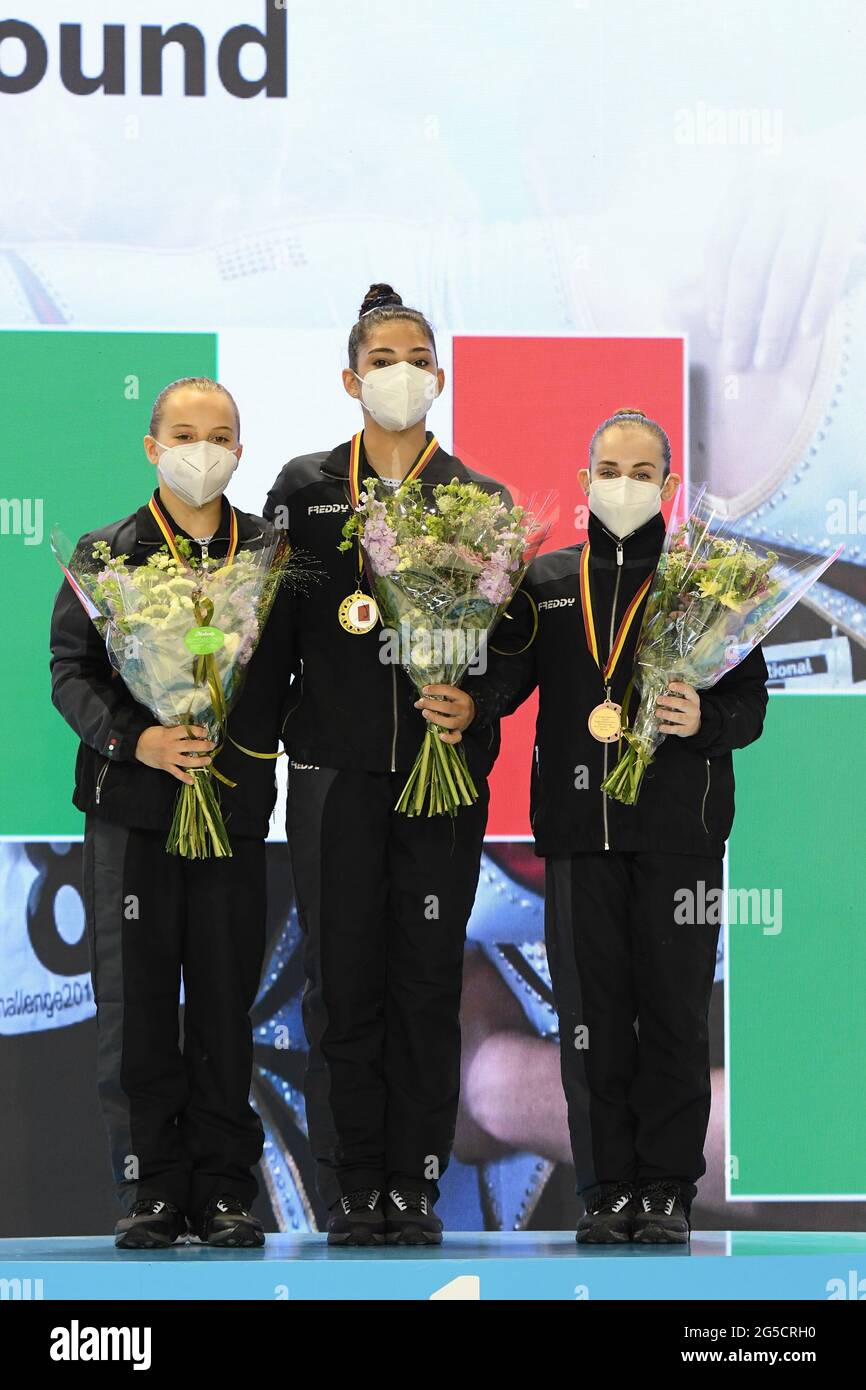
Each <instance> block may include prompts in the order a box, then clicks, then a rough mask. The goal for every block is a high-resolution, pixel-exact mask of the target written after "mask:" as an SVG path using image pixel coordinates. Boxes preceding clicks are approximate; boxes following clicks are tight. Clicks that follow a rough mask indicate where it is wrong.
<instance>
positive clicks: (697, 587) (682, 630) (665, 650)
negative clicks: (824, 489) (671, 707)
mask: <svg viewBox="0 0 866 1390" xmlns="http://www.w3.org/2000/svg"><path fill="white" fill-rule="evenodd" d="M841 548H842V547H841V546H840V547H839V549H837V550H836V551H834V553H833V554H831V555H824V556H818V555H806V556H801V557H800V558H798V559H797V560H791V561H787V560H786V561H782V560H781V559H780V558H779V556H778V555H777V554H776V553H775V552H774V551H772V550H768V549H767V548H766V547H764V546H762V545H760V544H759V543H757V542H747V541H745V540H743V539H742V537H739V536H735V535H733V534H731V523H730V522H727V521H724V520H722V519H721V518H719V517H718V516H717V515H716V513H715V512H714V511H713V510H711V509H710V508H709V507H708V506H705V505H704V504H703V501H702V499H701V498H700V497H699V498H698V500H697V502H696V504H695V506H694V508H693V510H692V512H691V514H690V515H689V516H688V518H687V519H686V520H684V521H682V522H681V523H680V524H676V525H674V526H673V528H672V530H670V531H669V532H668V535H667V537H666V539H665V544H664V548H663V550H662V553H661V556H660V558H659V563H658V568H657V569H656V574H655V578H654V580H653V584H652V588H651V589H650V591H649V595H648V598H647V603H646V608H645V610H644V616H643V623H642V625H641V630H640V633H639V635H638V640H637V649H636V654H635V680H636V682H637V684H638V685H639V687H640V702H639V704H638V709H637V712H636V714H635V718H634V723H633V725H632V727H631V728H628V727H626V726H625V723H624V724H623V729H622V737H623V739H624V740H625V743H626V745H627V747H626V748H625V750H624V752H623V753H622V754H621V756H620V758H619V761H618V762H617V763H616V765H615V766H614V767H613V769H612V770H611V772H610V773H609V774H608V776H607V777H606V778H605V780H604V781H603V782H602V784H601V785H602V791H604V792H607V794H608V796H611V797H613V798H614V800H616V801H620V802H622V803H623V804H624V805H626V806H633V805H634V803H635V802H636V801H637V798H638V795H639V793H640V788H641V783H642V781H643V777H644V773H645V772H646V770H647V768H648V767H649V765H650V763H651V762H652V761H653V757H654V754H655V751H656V749H657V748H658V747H659V745H660V743H661V742H662V740H663V739H664V738H665V735H664V734H662V733H660V732H659V728H658V721H657V719H656V712H655V709H656V701H657V699H658V697H659V696H660V695H662V694H664V692H665V691H666V690H667V687H668V685H669V683H670V682H671V681H685V682H687V683H688V684H689V685H693V686H694V687H695V689H697V690H706V689H708V688H709V687H710V686H712V685H715V683H716V681H718V680H720V679H721V677H722V676H723V675H724V674H725V673H726V672H727V671H730V670H731V669H732V668H733V667H734V666H737V665H739V663H740V662H741V661H742V660H743V659H744V657H746V656H748V654H749V652H750V651H751V650H752V648H753V647H755V646H756V645H757V644H758V643H759V642H762V641H763V640H764V638H765V637H766V636H767V634H768V633H769V632H770V631H771V630H772V629H773V628H774V627H775V626H776V624H777V623H779V622H781V620H782V618H784V616H785V614H786V613H788V612H789V611H790V609H791V608H793V606H794V604H795V603H797V602H798V601H799V600H800V599H801V598H802V597H803V595H804V594H805V592H806V590H807V589H808V588H809V587H810V586H811V585H812V584H814V583H815V580H816V579H818V578H819V577H820V576H821V575H822V574H823V573H824V571H825V570H826V569H827V567H828V566H829V565H830V564H832V562H833V561H834V560H835V559H836V558H837V556H838V555H839V553H840V551H841ZM626 706H627V702H626ZM626 712H627V710H626V708H625V707H624V710H623V719H624V720H625V716H626Z"/></svg>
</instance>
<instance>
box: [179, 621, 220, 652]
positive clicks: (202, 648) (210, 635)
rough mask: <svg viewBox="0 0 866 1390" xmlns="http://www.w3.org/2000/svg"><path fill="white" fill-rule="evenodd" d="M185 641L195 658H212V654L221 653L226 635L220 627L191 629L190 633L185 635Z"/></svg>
mask: <svg viewBox="0 0 866 1390" xmlns="http://www.w3.org/2000/svg"><path fill="white" fill-rule="evenodd" d="M183 640H184V644H185V646H187V647H188V648H189V650H190V651H191V652H193V653H194V655H195V656H210V655H211V653H212V652H218V651H219V649H220V647H221V646H222V645H223V643H224V642H225V640H226V635H225V633H224V632H223V630H222V628H219V627H191V628H190V630H189V632H185V633H184V635H183Z"/></svg>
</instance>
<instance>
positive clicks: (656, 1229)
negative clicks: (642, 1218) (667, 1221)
mask: <svg viewBox="0 0 866 1390" xmlns="http://www.w3.org/2000/svg"><path fill="white" fill-rule="evenodd" d="M690 1235H691V1232H689V1231H672V1230H670V1228H669V1227H667V1226H642V1227H640V1228H639V1229H638V1230H636V1231H635V1233H634V1235H633V1236H632V1242H633V1243H634V1244H635V1245H688V1243H689V1237H690Z"/></svg>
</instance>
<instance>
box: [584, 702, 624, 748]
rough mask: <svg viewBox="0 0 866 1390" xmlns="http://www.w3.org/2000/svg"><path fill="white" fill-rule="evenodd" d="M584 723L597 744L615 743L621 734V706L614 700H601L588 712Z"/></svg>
mask: <svg viewBox="0 0 866 1390" xmlns="http://www.w3.org/2000/svg"><path fill="white" fill-rule="evenodd" d="M586 722H587V725H588V726H589V732H590V733H591V734H592V736H593V738H594V739H596V740H597V741H598V742H599V743H616V742H617V740H618V739H619V736H620V732H621V722H622V705H618V704H617V703H616V702H615V701H614V700H603V701H602V702H601V704H600V705H596V706H595V709H592V710H590V712H589V718H588V719H587V721H586Z"/></svg>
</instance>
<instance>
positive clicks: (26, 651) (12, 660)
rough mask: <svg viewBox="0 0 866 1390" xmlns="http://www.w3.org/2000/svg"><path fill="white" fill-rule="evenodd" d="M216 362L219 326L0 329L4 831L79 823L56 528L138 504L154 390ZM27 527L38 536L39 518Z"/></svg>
mask: <svg viewBox="0 0 866 1390" xmlns="http://www.w3.org/2000/svg"><path fill="white" fill-rule="evenodd" d="M216 366H217V339H216V335H214V334H210V333H87V332H82V333H77V332H69V331H66V330H50V331H42V332H40V331H28V332H16V331H9V332H0V399H2V406H3V409H2V431H3V435H2V438H3V463H4V469H3V481H2V484H0V491H2V499H0V504H2V505H0V523H2V533H0V583H2V594H3V615H4V616H3V679H2V681H0V729H2V731H3V732H2V738H3V755H2V757H3V763H2V785H3V795H2V798H0V834H3V835H14V836H17V837H20V838H22V839H27V838H28V837H29V836H43V835H50V836H58V837H63V836H65V835H78V834H80V833H81V831H82V818H81V816H80V815H79V813H78V812H77V811H76V810H75V808H74V807H73V806H72V804H71V802H70V794H71V791H72V781H73V769H74V763H75V749H76V739H75V737H74V735H73V733H72V731H71V730H70V729H69V728H68V727H67V725H66V724H65V723H64V721H63V720H62V719H61V717H60V715H59V714H58V713H57V712H56V710H55V709H54V707H53V706H52V704H51V701H50V693H49V692H50V683H49V675H48V655H49V652H48V628H49V621H50V616H51V607H52V604H53V601H54V595H55V593H56V592H57V588H58V583H59V580H60V579H61V578H62V576H61V573H60V569H59V568H58V565H57V562H56V560H55V559H54V556H53V555H52V552H51V547H50V545H49V535H50V532H51V527H52V525H53V524H54V523H55V522H56V523H58V524H59V525H60V527H61V529H62V530H63V531H64V532H65V533H66V534H67V535H68V536H69V537H70V539H72V540H77V539H78V536H79V535H81V534H82V533H83V532H84V531H90V530H93V529H94V528H95V527H97V526H103V525H105V524H106V523H108V522H111V521H114V520H116V519H118V518H120V517H123V516H126V515H128V514H129V513H130V512H132V511H134V510H135V509H136V508H137V507H139V506H141V505H142V503H143V502H145V501H146V500H147V498H148V496H149V495H150V492H151V490H152V488H153V486H154V476H155V475H154V470H153V468H152V467H151V465H150V464H149V463H148V462H147V459H146V458H145V456H144V452H143V450H142V446H141V441H142V438H143V436H144V435H145V434H146V433H147V428H148V422H149V418H150V407H151V405H152V403H153V400H154V398H155V397H156V395H157V394H158V392H159V391H160V390H161V389H162V387H163V386H165V385H166V383H167V382H170V381H174V380H176V379H177V378H178V377H181V376H215V375H216ZM16 501H17V503H18V504H19V506H15V505H14V504H15V502H16ZM22 502H23V503H24V511H23V512H21V511H20V504H21V503H22ZM28 503H29V510H28V506H27V504H28ZM10 504H11V505H10ZM40 504H41V525H42V535H41V538H39V540H38V543H33V544H28V543H26V541H27V537H26V536H25V535H23V534H21V533H20V527H19V526H18V517H19V515H20V516H21V518H22V525H23V522H24V521H26V520H27V518H28V515H29V518H30V522H31V523H33V522H36V521H37V520H38V518H39V506H40ZM28 530H29V532H30V535H31V536H32V539H33V541H34V542H36V540H37V536H38V529H37V528H36V527H35V526H34V525H30V526H29V527H28ZM16 531H17V533H16Z"/></svg>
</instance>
